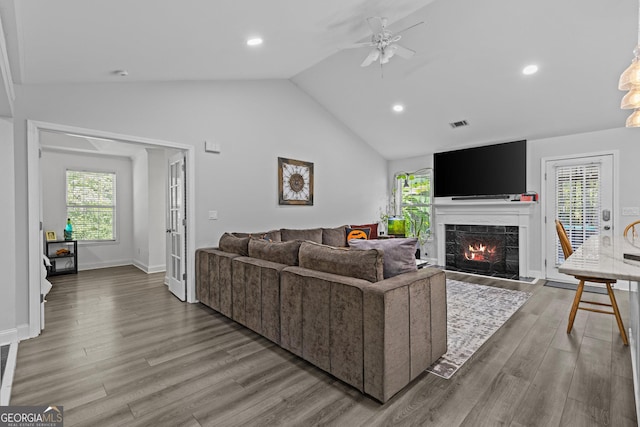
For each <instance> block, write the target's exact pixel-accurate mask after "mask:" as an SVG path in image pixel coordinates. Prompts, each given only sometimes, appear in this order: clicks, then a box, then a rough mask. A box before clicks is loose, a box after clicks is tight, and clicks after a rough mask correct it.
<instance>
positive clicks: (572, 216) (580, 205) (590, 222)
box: [545, 154, 614, 282]
mask: <svg viewBox="0 0 640 427" xmlns="http://www.w3.org/2000/svg"><path fill="white" fill-rule="evenodd" d="M545 179H546V186H545V187H546V188H545V190H546V191H545V192H546V195H547V197H546V199H545V200H546V201H547V204H546V212H545V219H546V223H545V242H546V247H545V256H546V259H545V270H546V271H545V273H546V278H547V279H549V280H555V281H562V282H575V280H574V279H573V277H571V276H567V275H566V274H562V273H560V272H558V266H559V265H560V264H562V263H563V262H564V255H563V253H562V247H561V246H560V242H559V240H558V235H557V233H556V228H555V220H556V219H558V220H560V222H562V224H563V225H564V227H565V229H566V231H567V235H568V236H569V240H570V241H571V246H572V247H573V249H574V250H576V249H577V248H578V247H580V246H581V245H582V244H583V243H584V242H585V240H587V239H588V238H589V237H591V236H612V235H613V232H614V231H613V229H614V224H613V222H614V221H613V218H614V212H613V155H612V154H607V155H599V156H590V157H580V158H572V159H563V160H553V161H547V162H546V166H545Z"/></svg>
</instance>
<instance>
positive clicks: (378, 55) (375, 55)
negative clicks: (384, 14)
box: [347, 16, 424, 67]
mask: <svg viewBox="0 0 640 427" xmlns="http://www.w3.org/2000/svg"><path fill="white" fill-rule="evenodd" d="M367 23H368V24H369V27H371V31H372V32H373V34H372V35H371V41H368V42H363V43H356V44H354V45H351V46H347V47H348V48H357V47H373V49H372V50H371V51H370V52H369V55H367V57H366V58H365V59H364V61H362V64H360V66H361V67H367V66H369V65H371V64H373V63H374V62H376V61H379V62H380V66H382V64H386V63H387V62H389V59H391V57H393V56H394V55H398V56H400V57H401V58H404V59H411V57H412V56H413V55H414V54H415V53H416V51H415V50H411V49H408V48H406V47H403V46H400V45H399V44H398V43H397V42H398V41H400V39H401V38H402V36H401V35H400V33H403V32H405V31H407V30H408V29H410V28H413V27H415V26H417V25H420V24H424V22H418V23H417V24H413V25H411V26H410V27H407V28H405V29H404V30H401V31H398V32H397V33H393V32H391V31H389V30H387V29H386V27H387V18H381V17H379V16H372V17H370V18H367Z"/></svg>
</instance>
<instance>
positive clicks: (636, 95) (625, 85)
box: [618, 0, 640, 128]
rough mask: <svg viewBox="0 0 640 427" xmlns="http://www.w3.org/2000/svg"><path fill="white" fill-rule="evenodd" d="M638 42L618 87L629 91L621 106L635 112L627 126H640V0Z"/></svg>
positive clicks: (628, 119) (639, 2)
mask: <svg viewBox="0 0 640 427" xmlns="http://www.w3.org/2000/svg"><path fill="white" fill-rule="evenodd" d="M638 4H639V11H638V20H639V22H638V44H637V45H636V48H635V49H633V55H634V58H633V60H632V61H631V65H629V67H628V68H627V69H626V70H624V72H623V73H622V75H621V76H620V81H619V82H618V89H620V90H628V91H629V92H628V93H627V94H626V95H625V96H624V97H623V98H622V101H621V102H620V108H622V109H625V110H630V109H633V110H634V111H633V113H632V114H631V115H630V116H629V117H628V118H627V122H626V124H625V126H626V127H628V128H630V127H640V0H639V1H638Z"/></svg>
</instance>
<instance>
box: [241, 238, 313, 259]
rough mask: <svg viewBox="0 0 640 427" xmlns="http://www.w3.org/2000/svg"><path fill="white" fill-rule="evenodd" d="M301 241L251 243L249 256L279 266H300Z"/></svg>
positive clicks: (259, 240)
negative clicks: (299, 251)
mask: <svg viewBox="0 0 640 427" xmlns="http://www.w3.org/2000/svg"><path fill="white" fill-rule="evenodd" d="M300 243H301V242H300V241H299V240H291V241H289V242H269V241H267V240H263V239H251V240H250V241H249V256H250V257H252V258H258V259H262V260H265V261H271V262H276V263H278V264H286V265H298V250H299V249H300Z"/></svg>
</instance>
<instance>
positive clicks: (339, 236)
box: [322, 225, 347, 248]
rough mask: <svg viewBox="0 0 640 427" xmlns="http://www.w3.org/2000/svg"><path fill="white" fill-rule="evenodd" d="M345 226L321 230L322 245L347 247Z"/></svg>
mask: <svg viewBox="0 0 640 427" xmlns="http://www.w3.org/2000/svg"><path fill="white" fill-rule="evenodd" d="M346 228H347V226H346V225H343V226H341V227H336V228H323V229H322V244H323V245H329V246H336V247H338V248H343V247H345V246H347V233H346Z"/></svg>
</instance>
